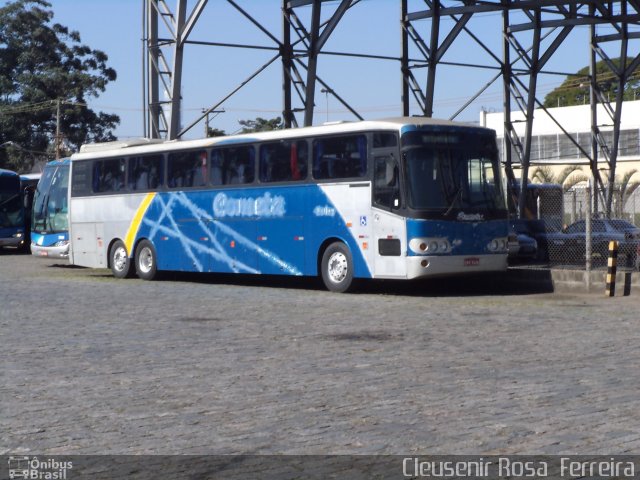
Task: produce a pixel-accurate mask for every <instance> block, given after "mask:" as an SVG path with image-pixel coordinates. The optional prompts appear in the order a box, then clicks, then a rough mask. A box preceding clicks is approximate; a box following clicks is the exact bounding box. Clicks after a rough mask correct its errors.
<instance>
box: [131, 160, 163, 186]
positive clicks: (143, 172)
mask: <svg viewBox="0 0 640 480" xmlns="http://www.w3.org/2000/svg"><path fill="white" fill-rule="evenodd" d="M162 160H163V158H162V156H161V155H148V156H144V157H131V158H129V189H130V190H140V191H144V190H154V189H156V188H158V187H159V186H160V185H162V184H163V183H164V171H163V166H162Z"/></svg>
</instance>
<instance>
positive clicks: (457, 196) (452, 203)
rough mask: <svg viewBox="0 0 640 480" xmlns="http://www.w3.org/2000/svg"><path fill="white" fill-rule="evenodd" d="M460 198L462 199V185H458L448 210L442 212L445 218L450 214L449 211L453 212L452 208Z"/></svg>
mask: <svg viewBox="0 0 640 480" xmlns="http://www.w3.org/2000/svg"><path fill="white" fill-rule="evenodd" d="M460 197H462V185H460V186H459V187H458V190H456V193H454V194H453V199H452V200H451V204H450V205H449V208H447V211H446V212H444V216H445V217H446V216H448V215H449V214H450V213H451V210H453V207H454V206H455V205H456V202H457V201H458V199H459V198H460Z"/></svg>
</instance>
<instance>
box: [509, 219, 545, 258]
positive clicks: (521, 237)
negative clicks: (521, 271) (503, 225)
mask: <svg viewBox="0 0 640 480" xmlns="http://www.w3.org/2000/svg"><path fill="white" fill-rule="evenodd" d="M510 227H511V228H510V230H511V231H510V234H509V262H510V263H527V262H530V261H532V260H535V259H536V258H537V256H538V242H537V241H536V239H535V238H533V236H532V235H531V233H530V231H529V226H528V222H527V220H518V219H516V220H512V221H511V225H510Z"/></svg>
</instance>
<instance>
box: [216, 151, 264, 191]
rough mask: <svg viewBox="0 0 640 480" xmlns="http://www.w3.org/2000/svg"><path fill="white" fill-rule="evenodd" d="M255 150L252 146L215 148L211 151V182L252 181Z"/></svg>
mask: <svg viewBox="0 0 640 480" xmlns="http://www.w3.org/2000/svg"><path fill="white" fill-rule="evenodd" d="M255 156H256V154H255V150H254V149H253V147H252V146H241V147H227V148H217V149H214V150H213V151H212V152H211V184H212V185H240V184H246V183H253V179H254V177H255Z"/></svg>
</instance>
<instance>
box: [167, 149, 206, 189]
mask: <svg viewBox="0 0 640 480" xmlns="http://www.w3.org/2000/svg"><path fill="white" fill-rule="evenodd" d="M207 158H208V155H207V152H206V151H204V150H202V151H190V152H178V153H172V154H170V155H169V161H168V162H167V184H168V186H169V187H170V188H188V187H202V186H204V185H206V184H207V178H208V176H209V174H208V162H207Z"/></svg>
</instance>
